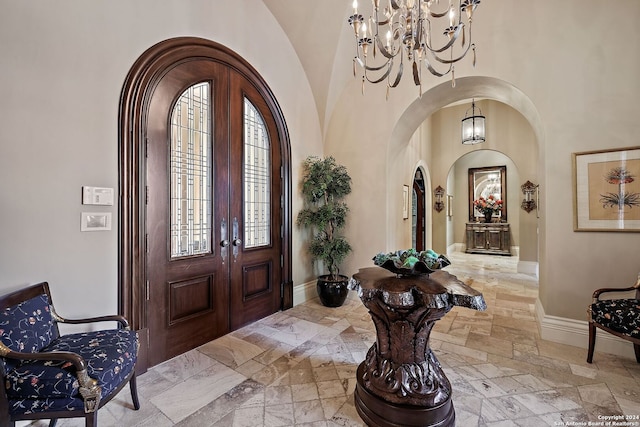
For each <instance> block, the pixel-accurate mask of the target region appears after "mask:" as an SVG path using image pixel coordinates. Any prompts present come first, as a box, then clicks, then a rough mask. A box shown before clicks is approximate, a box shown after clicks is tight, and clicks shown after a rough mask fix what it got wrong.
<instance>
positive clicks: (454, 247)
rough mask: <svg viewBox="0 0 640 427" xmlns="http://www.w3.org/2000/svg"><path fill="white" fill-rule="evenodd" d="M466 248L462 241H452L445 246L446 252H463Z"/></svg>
mask: <svg viewBox="0 0 640 427" xmlns="http://www.w3.org/2000/svg"><path fill="white" fill-rule="evenodd" d="M465 249H466V247H465V245H464V243H452V244H451V245H449V246H447V254H452V253H454V252H464V251H465Z"/></svg>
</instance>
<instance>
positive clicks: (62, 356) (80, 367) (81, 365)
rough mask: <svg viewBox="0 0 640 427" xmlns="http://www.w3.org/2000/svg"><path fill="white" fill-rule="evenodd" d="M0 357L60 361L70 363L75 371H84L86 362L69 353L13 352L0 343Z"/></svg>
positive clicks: (80, 357)
mask: <svg viewBox="0 0 640 427" xmlns="http://www.w3.org/2000/svg"><path fill="white" fill-rule="evenodd" d="M0 356H2V357H7V358H10V359H17V360H62V361H66V362H71V363H72V364H73V366H75V368H76V370H77V371H78V372H79V371H84V370H86V369H87V362H85V360H84V358H83V357H82V356H80V355H79V354H76V353H72V352H70V351H42V352H38V353H23V352H20V351H13V350H11V349H10V348H9V347H7V346H5V345H4V344H2V343H0Z"/></svg>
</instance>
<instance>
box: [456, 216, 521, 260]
mask: <svg viewBox="0 0 640 427" xmlns="http://www.w3.org/2000/svg"><path fill="white" fill-rule="evenodd" d="M466 237H467V249H466V251H465V252H467V253H470V254H492V255H507V256H511V231H510V229H509V224H507V223H503V222H490V223H484V222H468V223H467V227H466Z"/></svg>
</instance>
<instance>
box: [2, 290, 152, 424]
mask: <svg viewBox="0 0 640 427" xmlns="http://www.w3.org/2000/svg"><path fill="white" fill-rule="evenodd" d="M105 321H116V322H118V325H119V327H118V329H108V330H99V331H93V332H82V333H75V334H69V335H64V336H60V332H59V329H58V323H69V324H81V323H90V322H105ZM0 339H1V341H0V370H1V372H2V379H3V384H4V387H0V389H1V390H2V391H0V426H14V425H15V421H17V420H32V419H49V420H51V421H50V423H49V426H50V427H52V426H54V425H55V424H56V421H57V419H58V418H75V417H84V418H85V425H86V426H88V427H89V426H96V425H97V419H98V409H100V408H101V407H102V406H104V405H105V404H106V403H107V402H108V401H109V400H110V399H111V398H112V397H114V396H115V395H116V394H117V393H118V392H119V391H120V389H122V388H123V387H124V386H125V385H126V384H127V382H128V383H129V386H130V388H131V397H132V400H133V406H134V408H135V409H139V408H140V403H139V401H138V395H137V389H136V377H135V364H136V359H137V355H138V335H137V333H136V332H135V331H131V330H130V329H129V325H128V323H127V320H126V319H125V318H124V317H123V316H119V315H114V316H102V317H94V318H90V319H82V320H68V319H64V318H62V317H60V316H58V315H57V314H56V312H55V310H54V309H53V303H52V301H51V294H50V292H49V285H48V284H47V283H46V282H43V283H39V284H37V285H32V286H29V287H27V288H25V289H22V290H19V291H16V292H13V293H11V294H8V295H5V296H2V297H0Z"/></svg>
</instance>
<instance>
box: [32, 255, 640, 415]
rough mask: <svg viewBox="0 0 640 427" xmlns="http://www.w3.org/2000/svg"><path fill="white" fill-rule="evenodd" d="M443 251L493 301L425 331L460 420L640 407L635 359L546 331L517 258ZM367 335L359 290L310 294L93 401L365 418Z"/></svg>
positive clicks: (170, 410)
mask: <svg viewBox="0 0 640 427" xmlns="http://www.w3.org/2000/svg"><path fill="white" fill-rule="evenodd" d="M450 258H451V261H452V265H451V266H449V267H447V271H449V272H450V273H452V274H454V275H456V276H457V277H458V278H459V279H460V280H462V281H464V282H465V283H467V284H469V285H471V286H472V287H474V288H475V289H477V290H479V291H481V292H482V293H483V294H484V298H485V301H486V302H487V306H488V309H487V310H486V311H484V312H477V311H474V310H469V309H465V308H458V307H455V308H454V309H453V310H452V311H451V312H449V313H448V314H447V315H446V316H445V317H444V318H443V319H441V320H440V321H439V322H438V323H437V324H436V326H435V328H434V330H433V332H432V334H431V341H430V342H431V348H432V349H433V350H434V352H435V354H436V357H437V358H438V360H439V361H440V363H441V364H442V366H443V368H444V371H445V373H446V375H447V376H448V378H449V380H450V381H451V384H452V386H453V402H454V406H455V409H456V425H457V426H462V427H467V426H482V427H484V426H487V427H489V426H490V427H502V426H559V425H564V426H566V425H605V423H604V422H603V423H602V424H597V423H599V422H602V421H603V420H602V419H600V418H599V417H602V416H608V415H640V364H638V363H636V362H635V360H632V359H624V358H620V357H617V356H612V355H608V354H604V353H596V355H595V356H594V363H593V364H588V363H586V361H585V359H586V350H584V349H581V348H577V347H572V346H568V345H563V344H557V343H553V342H550V341H545V340H542V339H541V338H540V336H539V333H538V329H537V324H536V321H535V311H534V306H535V300H536V297H537V291H538V289H537V281H536V279H535V278H534V277H531V276H528V275H523V274H518V273H517V272H516V265H517V258H515V257H511V258H509V257H494V256H486V255H467V254H461V253H454V254H451V256H450ZM374 341H375V331H374V328H373V323H372V322H371V318H370V316H369V314H368V312H367V310H366V309H365V308H364V306H363V305H362V303H361V302H360V300H359V299H358V297H357V295H356V293H355V292H350V296H349V298H348V300H347V302H346V303H345V305H344V306H343V307H340V308H326V307H323V306H321V305H320V304H319V302H318V301H317V299H316V300H311V301H307V302H306V303H304V304H300V305H298V306H296V307H294V308H293V309H291V310H287V311H285V312H280V313H276V314H274V315H272V316H270V317H268V318H265V319H263V320H261V321H259V322H256V323H254V324H252V325H249V326H247V327H244V328H242V329H240V330H238V331H235V332H233V333H230V334H229V335H226V336H224V337H222V338H219V339H217V340H215V341H212V342H210V343H207V344H205V345H203V346H202V347H199V348H197V349H195V350H192V351H190V352H188V353H186V354H183V355H181V356H178V357H176V358H174V359H172V360H169V361H167V362H165V363H163V364H161V365H158V366H155V367H153V368H152V369H150V370H149V371H148V372H146V373H145V374H143V375H141V376H140V377H139V379H138V385H139V394H140V398H141V404H142V408H141V409H140V410H139V411H133V410H132V409H131V408H132V404H131V398H130V395H129V391H128V388H125V389H124V390H123V392H122V393H120V395H119V396H117V397H116V398H115V399H114V400H113V401H111V402H109V404H107V405H106V406H105V407H104V408H103V409H102V410H101V411H100V413H99V425H100V426H102V427H106V426H153V427H164V426H174V425H176V426H194V427H195V426H197V427H201V426H225V427H226V426H232V427H242V426H251V427H255V426H269V427H276V426H308V427H334V426H362V425H364V424H363V423H362V421H361V420H360V418H359V416H358V414H357V412H356V409H355V407H354V404H353V390H354V388H355V382H356V380H355V372H356V368H357V366H358V364H359V363H360V362H361V361H362V360H364V357H365V355H366V352H367V350H368V348H369V347H370V346H371V344H372V343H373V342H374ZM629 345H631V344H629ZM589 422H592V423H596V424H589ZM636 422H637V424H635V425H640V421H639V420H636ZM19 425H25V424H24V423H22V424H19ZM33 425H38V426H39V425H46V424H45V423H43V422H38V423H33ZM58 425H59V426H82V425H84V423H83V422H82V421H80V420H60V421H59V422H58ZM610 425H612V424H610ZM618 425H624V424H618ZM628 425H634V424H628Z"/></svg>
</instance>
